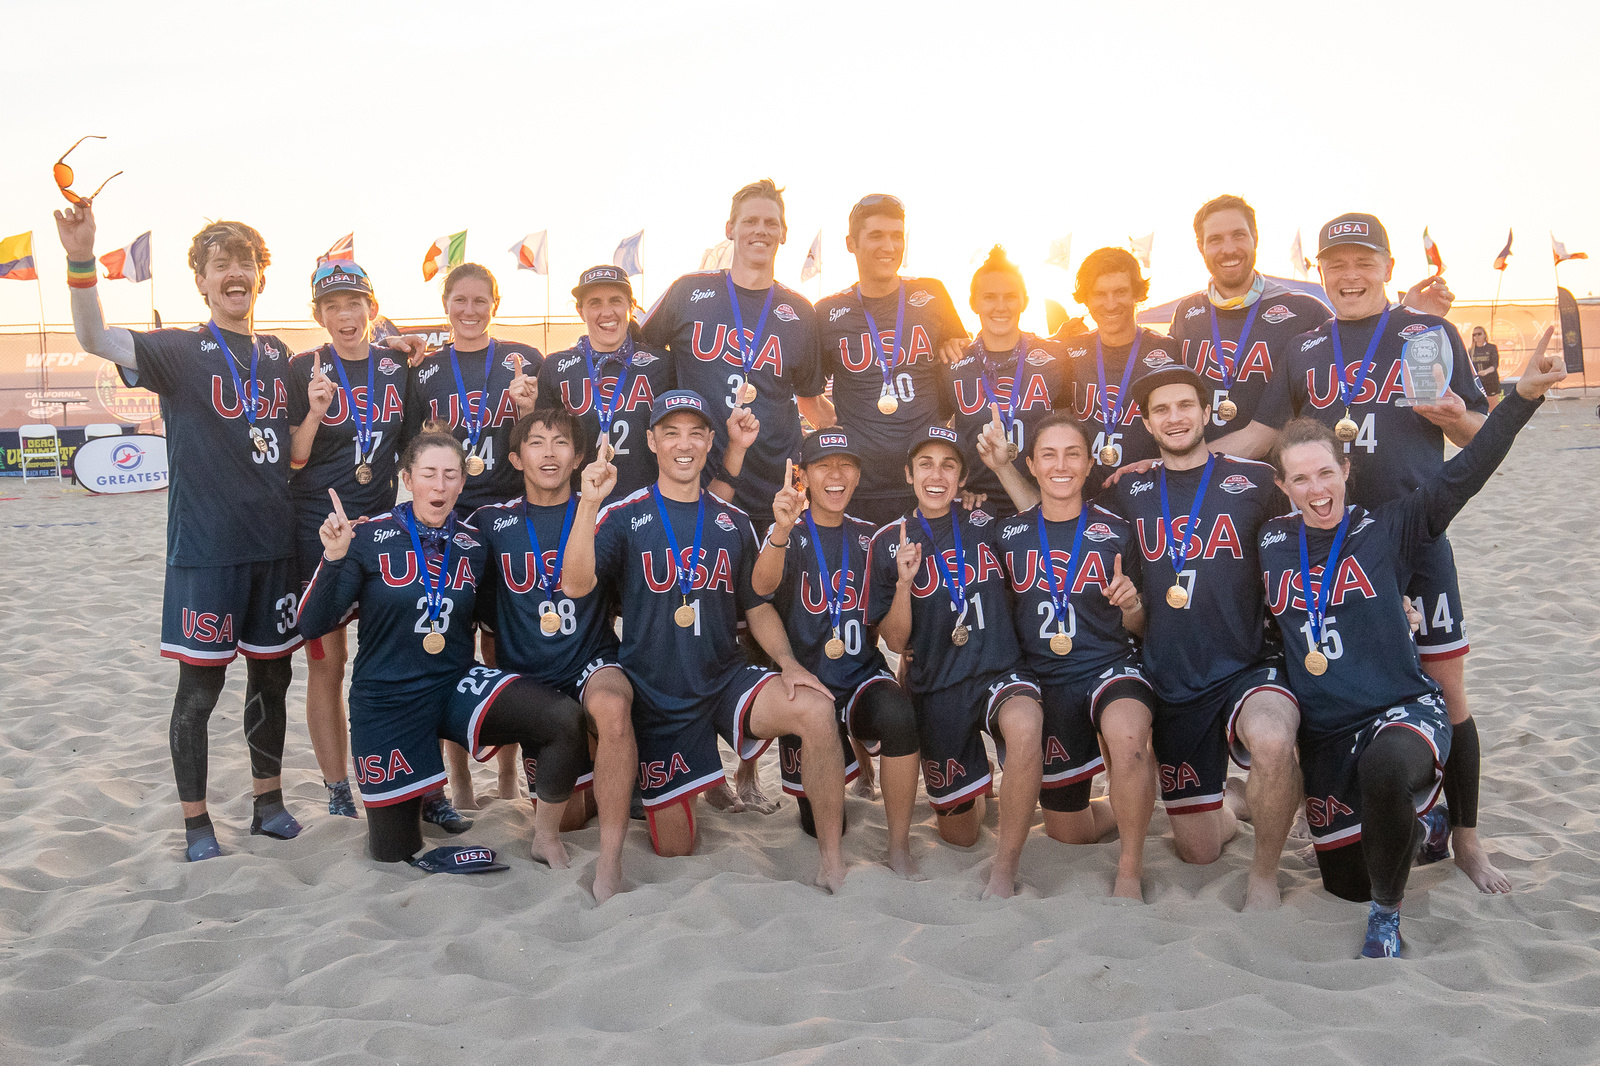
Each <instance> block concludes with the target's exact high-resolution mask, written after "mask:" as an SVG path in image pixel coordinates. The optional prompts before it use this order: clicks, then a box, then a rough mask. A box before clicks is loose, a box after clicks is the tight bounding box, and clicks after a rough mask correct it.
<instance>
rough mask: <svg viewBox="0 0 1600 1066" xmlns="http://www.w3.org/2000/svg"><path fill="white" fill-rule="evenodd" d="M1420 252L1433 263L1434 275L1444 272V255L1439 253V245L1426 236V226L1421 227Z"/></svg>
mask: <svg viewBox="0 0 1600 1066" xmlns="http://www.w3.org/2000/svg"><path fill="white" fill-rule="evenodd" d="M1422 254H1423V255H1425V256H1427V257H1428V262H1429V263H1430V264H1432V265H1433V273H1434V276H1435V277H1437V276H1438V275H1440V274H1443V273H1444V256H1442V255H1440V254H1439V246H1438V245H1437V244H1435V243H1434V242H1433V238H1432V237H1430V236H1428V227H1427V226H1423V227H1422Z"/></svg>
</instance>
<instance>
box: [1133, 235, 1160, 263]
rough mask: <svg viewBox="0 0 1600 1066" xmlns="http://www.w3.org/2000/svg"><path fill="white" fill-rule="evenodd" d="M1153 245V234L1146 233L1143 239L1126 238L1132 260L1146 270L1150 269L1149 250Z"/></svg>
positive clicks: (1154, 239) (1154, 238)
mask: <svg viewBox="0 0 1600 1066" xmlns="http://www.w3.org/2000/svg"><path fill="white" fill-rule="evenodd" d="M1155 243H1156V235H1155V234H1154V233H1147V234H1145V235H1144V236H1143V237H1129V238H1128V249H1129V250H1130V251H1132V252H1133V255H1134V258H1135V259H1137V260H1139V262H1140V263H1141V264H1142V265H1143V266H1144V268H1145V269H1146V270H1149V269H1150V249H1151V248H1152V247H1154V245H1155Z"/></svg>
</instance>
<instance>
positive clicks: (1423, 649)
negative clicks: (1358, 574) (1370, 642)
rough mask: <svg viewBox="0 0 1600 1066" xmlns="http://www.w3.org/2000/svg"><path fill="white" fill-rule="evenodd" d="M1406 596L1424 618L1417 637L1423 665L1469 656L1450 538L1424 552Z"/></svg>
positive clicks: (1431, 545) (1414, 570)
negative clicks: (1424, 663)
mask: <svg viewBox="0 0 1600 1066" xmlns="http://www.w3.org/2000/svg"><path fill="white" fill-rule="evenodd" d="M1406 595H1407V596H1409V597H1411V605H1412V606H1413V607H1415V608H1416V609H1417V612H1418V613H1419V614H1421V615H1422V628H1421V629H1419V630H1417V635H1416V638H1417V651H1419V652H1420V653H1421V654H1422V661H1423V662H1432V661H1438V660H1440V659H1454V658H1457V657H1459V656H1462V655H1465V654H1467V651H1468V649H1469V647H1470V645H1469V644H1468V643H1467V626H1466V621H1465V618H1466V616H1465V614H1464V612H1463V611H1462V609H1461V582H1460V581H1459V580H1458V579H1457V578H1456V553H1455V551H1454V550H1453V549H1452V548H1451V547H1450V538H1449V537H1444V536H1441V537H1440V538H1439V539H1438V540H1435V541H1433V542H1432V543H1431V544H1429V545H1427V547H1426V548H1424V549H1423V551H1422V553H1421V557H1420V558H1419V559H1418V560H1417V564H1416V568H1415V569H1413V570H1412V571H1411V579H1410V581H1408V582H1407V584H1406Z"/></svg>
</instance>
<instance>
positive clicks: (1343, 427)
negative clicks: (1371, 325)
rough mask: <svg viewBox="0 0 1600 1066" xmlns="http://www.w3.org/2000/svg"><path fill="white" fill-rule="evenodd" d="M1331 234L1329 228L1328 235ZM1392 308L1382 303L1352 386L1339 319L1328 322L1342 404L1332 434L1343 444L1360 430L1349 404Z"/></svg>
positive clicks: (1362, 382) (1367, 371) (1364, 379)
mask: <svg viewBox="0 0 1600 1066" xmlns="http://www.w3.org/2000/svg"><path fill="white" fill-rule="evenodd" d="M1345 225H1362V226H1363V228H1362V230H1361V232H1362V233H1365V232H1366V229H1365V227H1364V224H1363V223H1345ZM1352 232H1353V231H1352ZM1332 235H1333V234H1332V231H1331V230H1330V231H1329V236H1332ZM1392 310H1394V307H1393V305H1391V304H1389V303H1388V302H1385V303H1384V305H1383V317H1382V318H1380V319H1378V328H1377V329H1375V330H1373V331H1372V339H1371V340H1370V341H1368V342H1367V354H1366V355H1364V356H1363V357H1362V359H1361V368H1360V369H1359V370H1357V371H1356V380H1355V384H1354V385H1353V386H1352V385H1351V384H1350V383H1349V382H1348V381H1346V380H1345V373H1344V345H1343V343H1341V342H1340V340H1339V319H1338V318H1337V317H1335V318H1334V319H1333V321H1332V322H1330V323H1329V328H1330V329H1331V330H1332V332H1333V358H1334V362H1335V363H1336V364H1337V365H1338V368H1339V402H1340V403H1342V404H1344V417H1343V418H1341V419H1339V421H1338V422H1336V423H1334V426H1333V435H1334V436H1336V437H1338V438H1339V439H1340V440H1341V441H1343V442H1344V443H1345V444H1349V443H1350V442H1351V441H1353V440H1355V439H1356V436H1357V435H1358V434H1359V433H1360V432H1361V430H1360V428H1359V427H1358V426H1357V425H1356V423H1355V419H1353V418H1351V417H1350V405H1351V404H1352V403H1354V402H1355V399H1356V397H1358V396H1360V395H1361V387H1362V386H1363V385H1365V384H1366V383H1367V375H1368V374H1370V373H1371V372H1372V360H1373V357H1374V356H1376V355H1377V354H1378V343H1379V342H1380V341H1382V340H1383V327H1384V326H1387V325H1388V324H1389V312H1390V311H1392ZM1304 350H1305V348H1304V347H1302V348H1301V351H1304Z"/></svg>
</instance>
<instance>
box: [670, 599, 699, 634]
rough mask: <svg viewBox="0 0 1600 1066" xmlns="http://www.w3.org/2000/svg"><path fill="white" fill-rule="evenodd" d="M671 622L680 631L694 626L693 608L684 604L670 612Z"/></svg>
mask: <svg viewBox="0 0 1600 1066" xmlns="http://www.w3.org/2000/svg"><path fill="white" fill-rule="evenodd" d="M672 620H673V621H674V622H676V623H678V627H679V628H680V629H688V628H689V627H690V626H692V625H694V608H693V607H691V606H690V605H689V604H687V603H685V604H684V605H683V606H682V607H679V608H678V609H677V610H676V611H673V612H672Z"/></svg>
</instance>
